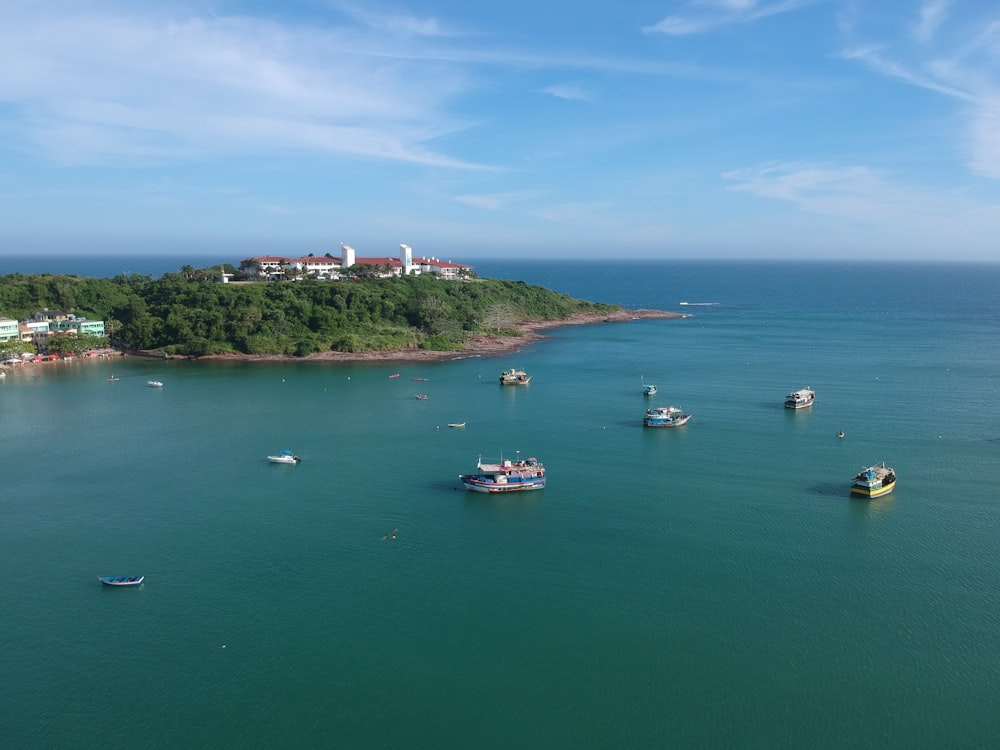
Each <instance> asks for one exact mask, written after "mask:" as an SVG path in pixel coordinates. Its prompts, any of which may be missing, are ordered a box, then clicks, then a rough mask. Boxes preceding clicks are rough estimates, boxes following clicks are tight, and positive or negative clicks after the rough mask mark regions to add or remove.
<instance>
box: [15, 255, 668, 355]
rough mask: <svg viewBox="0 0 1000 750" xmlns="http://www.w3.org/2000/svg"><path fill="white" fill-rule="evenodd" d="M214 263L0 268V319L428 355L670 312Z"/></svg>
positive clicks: (524, 289)
mask: <svg viewBox="0 0 1000 750" xmlns="http://www.w3.org/2000/svg"><path fill="white" fill-rule="evenodd" d="M218 268H219V267H218V266H214V267H212V268H211V269H205V270H204V271H200V272H199V271H194V269H191V268H190V267H185V268H184V269H182V271H183V272H182V273H168V274H165V275H163V276H161V277H159V278H153V277H151V276H143V275H128V276H126V275H118V276H115V277H114V278H110V279H98V278H91V277H86V276H76V275H62V274H31V275H25V274H11V275H7V276H0V318H8V319H23V318H28V317H30V316H32V315H34V314H35V313H36V312H37V311H38V310H43V309H57V310H64V311H71V312H73V313H74V314H75V315H76V316H77V317H79V318H86V319H91V320H100V321H103V322H104V331H105V337H104V338H103V341H96V340H95V341H91V340H89V339H91V338H95V339H96V338H97V337H88V340H87V341H86V342H82V341H81V340H80V339H79V337H78V334H76V333H75V332H68V333H66V334H63V335H60V336H56V337H52V339H53V340H50V341H47V342H46V343H47V344H51V345H53V346H55V347H57V348H58V347H62V349H63V350H72V347H73V346H74V345H79V344H82V343H86V347H85V348H86V349H93V348H100V344H102V343H103V344H104V345H105V346H106V345H111V346H113V347H115V348H118V349H122V350H139V351H155V352H157V353H159V354H160V355H162V356H182V357H192V358H198V357H246V358H272V359H273V358H283V357H295V358H327V359H367V358H375V359H379V358H382V359H420V358H424V359H433V358H442V357H448V356H455V355H456V354H458V353H460V352H466V353H468V352H469V351H470V350H472V351H477V352H491V351H496V352H500V351H506V350H510V349H513V348H517V347H518V346H519V345H523V344H524V343H526V342H527V341H529V340H531V339H532V338H534V337H537V336H538V335H539V334H538V331H540V330H541V329H543V328H547V327H553V326H557V325H567V324H574V323H591V322H597V321H602V320H609V321H612V320H629V319H631V318H635V317H680V315H678V314H677V313H666V312H661V311H650V310H641V311H636V310H633V311H625V310H623V309H622V308H621V306H620V305H611V304H603V303H596V302H587V301H584V300H578V299H574V298H572V297H569V296H566V295H563V294H559V293H557V292H553V291H551V290H549V289H545V288H544V287H539V286H533V285H529V284H526V283H524V282H522V281H509V280H500V279H478V278H467V279H462V280H447V279H441V278H438V277H434V276H429V275H420V276H402V277H394V278H378V277H375V276H365V275H359V276H357V277H356V278H350V279H347V280H342V281H338V282H333V283H331V282H320V281H311V280H308V279H307V280H304V281H301V282H294V283H293V282H277V283H276V282H269V281H248V282H244V283H220V282H219V273H218ZM74 337H76V340H75V341H74ZM54 339H61V340H60V341H55V340H54ZM12 344H19V345H21V346H22V347H23V342H12V341H10V340H8V341H0V350H4V351H6V350H10V349H11V346H12ZM78 350H80V349H78Z"/></svg>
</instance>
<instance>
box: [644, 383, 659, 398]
mask: <svg viewBox="0 0 1000 750" xmlns="http://www.w3.org/2000/svg"><path fill="white" fill-rule="evenodd" d="M658 390H659V388H657V387H656V386H655V385H653V384H652V383H649V384H648V385H644V386H643V387H642V395H644V396H655V395H656V392H657V391H658Z"/></svg>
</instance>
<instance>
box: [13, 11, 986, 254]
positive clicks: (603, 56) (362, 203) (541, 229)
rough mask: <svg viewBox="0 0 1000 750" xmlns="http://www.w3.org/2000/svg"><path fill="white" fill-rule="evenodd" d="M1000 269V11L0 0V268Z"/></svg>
mask: <svg viewBox="0 0 1000 750" xmlns="http://www.w3.org/2000/svg"><path fill="white" fill-rule="evenodd" d="M342 241H343V242H348V243H350V244H351V245H353V246H354V247H355V248H356V249H357V250H358V252H359V254H366V255H385V254H396V253H397V248H398V245H399V243H401V242H402V243H406V244H408V245H410V246H411V247H413V249H414V253H415V254H418V255H433V256H437V257H443V258H449V257H451V258H454V259H462V260H470V261H471V260H474V259H475V258H476V257H498V256H500V255H508V256H509V257H512V258H527V257H545V258H582V257H608V258H627V257H634V258H642V257H657V258H792V259H797V258H801V259H821V258H877V259H904V258H905V259H926V260H988V261H996V260H1000V4H997V3H992V2H984V1H983V0H975V1H970V0H964V1H963V0H929V1H927V2H922V3H921V2H920V1H919V0H914V1H913V2H901V1H899V0H867V1H865V2H860V1H850V0H760V1H758V0H684V1H681V2H676V1H673V0H662V1H660V2H652V1H648V0H623V1H622V2H618V3H613V2H609V1H608V0H601V1H600V2H598V1H597V0H576V2H573V3H566V2H555V1H554V0H533V2H522V1H521V0H507V1H506V2H499V3H476V2H469V1H468V0H459V1H451V0H428V1H427V2H409V3H405V4H404V3H393V2H381V0H374V1H371V0H365V1H364V2H340V1H339V0H315V1H311V0H287V1H286V2H271V1H268V2H264V1H263V0H260V1H254V0H213V1H212V2H201V1H200V0H172V1H171V2H157V1H155V0H148V1H145V2H135V0H88V2H86V3H83V2H78V0H3V2H2V3H0V256H2V255H4V254H15V253H17V254H20V253H25V252H49V253H53V254H55V253H59V254H65V253H75V252H80V253H97V252H130V253H135V252H150V253H153V252H161V253H167V252H169V253H192V254H199V255H201V254H204V255H208V256H213V257H219V256H220V255H222V256H224V257H247V256H249V255H255V254H260V253H276V254H283V255H296V254H304V253H307V252H314V253H316V254H322V253H325V252H333V253H339V245H340V242H342Z"/></svg>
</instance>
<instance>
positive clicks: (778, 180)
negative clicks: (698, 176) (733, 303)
mask: <svg viewBox="0 0 1000 750" xmlns="http://www.w3.org/2000/svg"><path fill="white" fill-rule="evenodd" d="M722 178H723V180H725V181H726V182H727V183H728V189H729V190H733V191H739V192H745V193H749V194H751V195H755V196H758V197H761V198H768V199H773V200H777V201H784V202H787V203H791V204H794V205H796V206H797V207H798V208H799V209H801V210H802V211H805V212H807V213H810V214H814V215H818V216H825V217H828V218H831V219H834V220H836V221H838V222H844V225H845V228H846V227H852V228H855V229H856V228H857V227H858V225H860V226H869V227H871V228H873V229H879V230H882V231H885V232H886V233H888V234H890V235H898V234H899V231H900V227H904V226H905V227H907V230H908V231H909V232H910V234H913V235H914V236H919V232H920V231H921V230H922V229H925V230H926V231H928V232H934V233H941V236H940V237H938V238H937V239H942V238H943V236H944V234H947V235H949V236H951V235H953V234H954V227H955V226H956V225H962V224H963V223H965V224H967V225H968V226H976V227H978V230H977V231H984V230H987V231H997V232H1000V212H998V211H997V210H996V209H995V208H993V207H990V206H989V205H988V204H980V203H976V202H975V201H969V199H968V197H967V196H965V195H963V194H961V193H954V194H952V193H949V192H946V191H941V190H929V189H917V188H912V187H908V186H905V185H902V184H899V183H897V182H894V181H893V180H892V178H891V175H889V174H887V173H885V172H882V171H879V170H874V169H871V168H870V167H866V166H847V167H838V166H833V165H829V164H810V163H802V162H791V163H767V164H761V165H757V166H754V167H749V168H746V169H736V170H732V171H729V172H726V173H724V174H723V175H722ZM988 228H991V230H990V229H988Z"/></svg>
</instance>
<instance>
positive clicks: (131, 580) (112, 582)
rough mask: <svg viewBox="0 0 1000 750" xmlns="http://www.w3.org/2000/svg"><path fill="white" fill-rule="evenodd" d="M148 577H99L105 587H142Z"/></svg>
mask: <svg viewBox="0 0 1000 750" xmlns="http://www.w3.org/2000/svg"><path fill="white" fill-rule="evenodd" d="M145 577H146V576H98V577H97V580H98V581H100V582H101V583H103V584H104V585H105V586H141V585H142V581H143V579H145Z"/></svg>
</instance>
